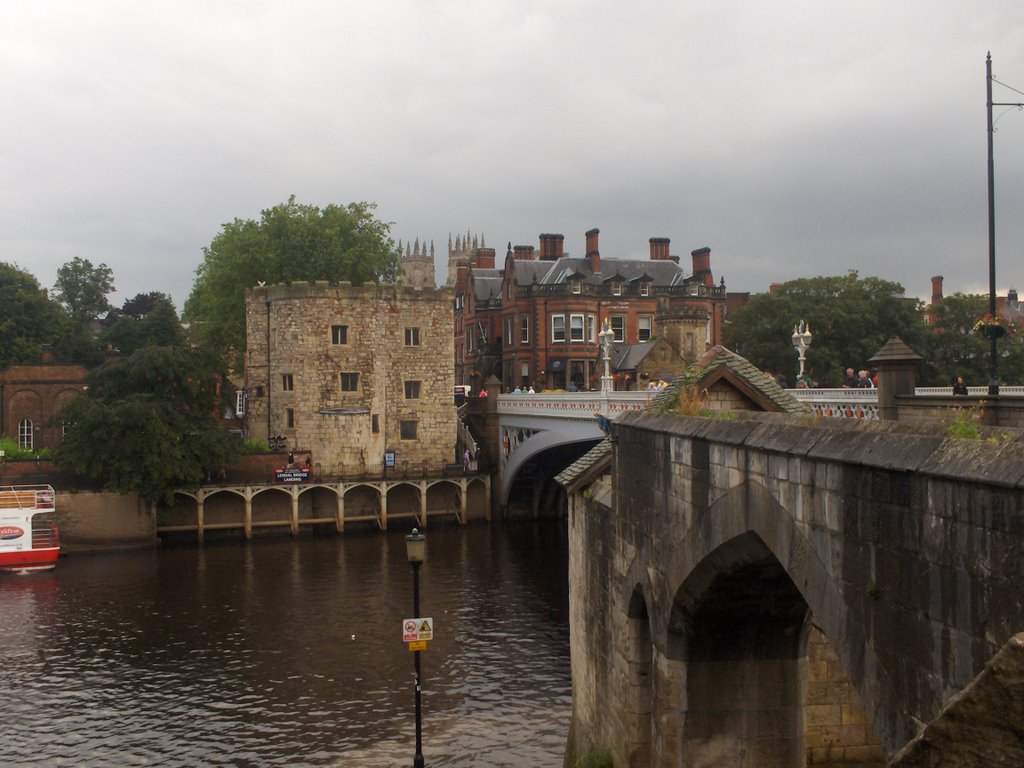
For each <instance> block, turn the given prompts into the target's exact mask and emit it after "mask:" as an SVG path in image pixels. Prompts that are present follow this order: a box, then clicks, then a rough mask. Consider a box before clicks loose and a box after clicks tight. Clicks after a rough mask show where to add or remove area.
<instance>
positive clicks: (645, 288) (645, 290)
mask: <svg viewBox="0 0 1024 768" xmlns="http://www.w3.org/2000/svg"><path fill="white" fill-rule="evenodd" d="M640 295H641V296H650V295H651V284H650V283H646V282H645V283H640Z"/></svg>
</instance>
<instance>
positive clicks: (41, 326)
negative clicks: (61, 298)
mask: <svg viewBox="0 0 1024 768" xmlns="http://www.w3.org/2000/svg"><path fill="white" fill-rule="evenodd" d="M68 328H69V325H68V318H67V315H66V314H65V313H64V310H63V309H61V307H60V305H59V304H57V303H56V302H54V301H51V300H50V298H49V297H48V296H47V294H46V291H45V290H43V289H42V288H41V287H40V286H39V281H38V280H36V278H35V277H33V276H32V275H31V274H30V273H28V272H26V271H25V270H23V269H21V268H20V267H16V266H14V265H13V264H7V263H5V262H0V368H6V367H7V366H9V365H15V364H17V363H24V362H28V361H29V360H33V359H35V358H37V357H39V355H40V354H41V353H42V350H43V345H44V344H48V345H53V346H56V345H57V344H58V343H59V342H60V340H61V339H62V338H63V337H64V335H65V334H66V333H67V331H68Z"/></svg>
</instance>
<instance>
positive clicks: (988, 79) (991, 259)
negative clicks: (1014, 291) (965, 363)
mask: <svg viewBox="0 0 1024 768" xmlns="http://www.w3.org/2000/svg"><path fill="white" fill-rule="evenodd" d="M985 106H986V112H987V113H988V313H989V315H990V316H991V317H992V319H993V320H995V317H996V187H995V161H994V160H993V158H992V133H993V129H992V52H991V51H989V52H988V53H987V54H986V56H985ZM988 343H989V361H988V373H989V378H988V393H989V394H990V395H998V394H999V381H998V379H996V362H997V357H996V335H995V333H992V334H990V336H989V341H988Z"/></svg>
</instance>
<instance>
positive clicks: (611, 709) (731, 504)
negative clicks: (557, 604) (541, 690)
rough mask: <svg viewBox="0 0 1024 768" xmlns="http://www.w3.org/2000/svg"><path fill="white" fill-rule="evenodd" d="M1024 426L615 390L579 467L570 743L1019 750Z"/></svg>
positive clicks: (1023, 703) (620, 751)
mask: <svg viewBox="0 0 1024 768" xmlns="http://www.w3.org/2000/svg"><path fill="white" fill-rule="evenodd" d="M1019 440H1020V437H1019V432H1016V431H1015V432H1014V433H1013V435H996V436H994V437H992V438H991V439H982V440H958V439H949V438H946V437H945V436H944V435H943V434H942V432H941V430H938V429H936V430H934V431H931V432H929V431H928V429H927V428H924V427H922V428H919V429H917V430H916V433H909V432H906V431H900V427H899V425H898V424H896V423H893V422H888V423H886V422H873V423H870V424H865V423H863V422H862V423H859V424H851V423H850V422H849V421H844V420H821V419H814V418H813V417H795V418H794V417H792V416H788V417H784V418H778V415H776V414H771V415H769V414H761V415H759V416H757V417H754V416H751V417H750V418H749V419H747V418H743V419H734V420H726V419H705V418H688V417H683V416H678V415H671V414H655V413H651V412H646V413H627V414H623V415H622V416H621V417H620V418H619V419H618V420H617V422H616V423H615V424H614V425H613V427H612V439H611V441H610V444H609V443H607V442H606V443H603V444H602V447H603V448H604V449H605V452H606V453H607V455H608V459H607V460H606V462H605V465H604V467H605V468H604V470H603V472H604V473H603V474H602V467H601V466H600V463H599V462H598V463H595V462H594V461H593V459H592V457H588V458H589V460H588V461H581V462H579V464H580V466H582V467H584V469H582V470H580V471H579V472H578V473H577V475H576V477H575V479H574V480H571V481H565V484H566V485H567V487H568V490H569V542H570V574H569V578H570V608H571V614H570V616H571V627H572V635H571V644H572V672H573V723H572V735H571V743H570V750H571V752H572V753H574V754H579V755H582V754H584V753H586V752H588V751H595V750H602V749H603V750H608V751H610V752H611V754H612V755H613V756H614V758H615V760H616V762H615V765H617V766H634V767H637V768H653V767H655V766H657V767H659V768H660V767H663V766H687V767H690V766H722V767H724V768H732V767H736V768H739V767H740V766H742V767H744V768H746V767H747V766H749V767H750V768H754V767H755V766H756V767H757V768H771V767H773V766H803V765H832V766H846V767H847V768H848V767H850V766H854V765H883V764H886V763H889V762H892V764H898V765H901V766H910V765H914V766H924V765H927V766H938V765H943V766H963V765H994V766H1004V765H1005V766H1010V765H1013V766H1019V765H1022V764H1024V663H1022V657H1024V635H1020V634H1016V635H1015V633H1020V632H1021V631H1022V630H1024V608H1022V601H1021V588H1022V586H1024V512H1022V508H1021V498H1022V486H1024V444H1022V443H1021V442H1019ZM595 452H597V453H600V452H601V451H600V447H599V449H595ZM592 453H594V452H592ZM588 473H589V474H588ZM569 475H570V477H571V475H572V470H570V471H569ZM563 477H564V475H563ZM1001 649H1002V650H1001ZM997 652H998V653H997ZM994 657H995V658H996V661H995V662H992V661H991V660H992V659H993V658H994ZM1014 665H1017V666H1016V667H1014ZM957 694H959V696H957ZM954 697H956V698H955V699H954Z"/></svg>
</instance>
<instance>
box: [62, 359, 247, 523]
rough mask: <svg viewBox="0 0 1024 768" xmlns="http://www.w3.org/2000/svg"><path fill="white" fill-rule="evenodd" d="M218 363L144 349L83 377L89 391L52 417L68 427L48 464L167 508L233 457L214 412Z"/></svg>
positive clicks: (232, 441)
mask: <svg viewBox="0 0 1024 768" xmlns="http://www.w3.org/2000/svg"><path fill="white" fill-rule="evenodd" d="M218 370H219V365H218V361H217V359H216V357H215V356H213V355H211V354H210V353H208V352H205V351H202V350H198V349H192V348H188V347H155V346H147V347H143V348H142V349H140V350H139V351H137V352H136V353H135V354H133V355H132V356H131V357H129V358H126V359H124V360H119V361H116V362H111V363H107V364H105V365H103V366H101V367H99V368H97V369H96V370H94V371H92V372H91V373H90V374H89V378H88V382H87V383H88V389H87V390H86V391H85V392H84V393H83V394H82V395H81V396H80V397H78V398H76V399H75V400H73V401H72V402H71V403H69V404H68V405H67V406H66V407H65V408H64V409H63V411H61V413H60V414H58V415H57V417H56V419H57V420H59V421H61V422H63V423H65V424H69V425H71V427H70V429H69V430H68V431H67V434H66V436H65V439H64V442H63V443H62V444H61V445H60V446H59V447H58V448H57V449H56V450H55V451H54V460H55V461H56V462H58V463H59V464H62V465H64V466H67V467H70V468H72V469H73V470H74V471H75V472H78V473H79V474H82V475H85V476H87V477H91V478H93V479H95V480H98V481H100V482H102V483H103V484H104V486H105V487H107V488H110V489H111V490H115V491H118V492H120V493H130V492H133V491H134V492H137V493H138V494H139V495H140V496H142V497H143V498H145V499H147V500H149V501H161V502H164V503H166V504H170V503H173V500H174V494H173V489H174V488H182V487H184V488H195V487H197V486H198V485H199V483H200V482H202V480H203V477H204V476H205V475H206V474H207V472H209V471H210V470H211V469H213V468H215V467H218V466H222V465H224V464H226V463H228V462H230V461H232V460H233V459H234V458H236V456H237V454H238V449H239V446H238V440H237V439H236V438H235V437H234V436H233V435H231V433H230V432H228V431H227V430H226V429H224V428H223V427H221V426H220V425H219V424H218V423H217V420H216V417H215V414H216V413H217V412H219V411H221V410H222V409H223V407H224V401H223V398H222V397H221V396H220V395H219V393H218V387H217V384H218V381H219V377H218V375H217V371H218Z"/></svg>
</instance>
